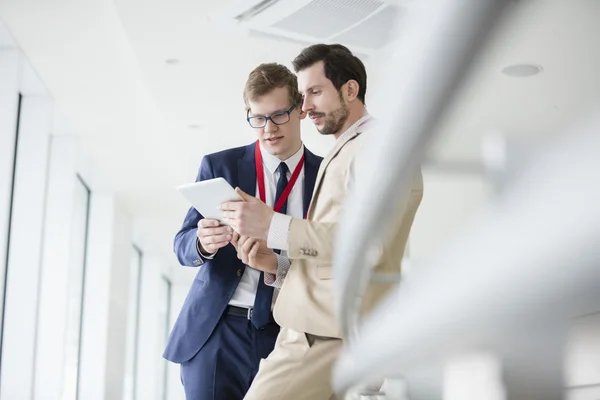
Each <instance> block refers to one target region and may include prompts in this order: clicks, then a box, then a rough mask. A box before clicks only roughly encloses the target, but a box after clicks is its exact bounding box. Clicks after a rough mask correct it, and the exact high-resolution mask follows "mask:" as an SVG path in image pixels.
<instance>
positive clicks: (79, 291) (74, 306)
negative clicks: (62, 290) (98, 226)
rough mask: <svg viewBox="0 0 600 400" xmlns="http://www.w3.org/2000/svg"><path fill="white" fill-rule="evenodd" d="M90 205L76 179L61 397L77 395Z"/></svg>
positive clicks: (81, 185)
mask: <svg viewBox="0 0 600 400" xmlns="http://www.w3.org/2000/svg"><path fill="white" fill-rule="evenodd" d="M89 205H90V191H89V189H88V188H87V186H86V185H85V183H83V181H82V180H81V179H77V182H76V184H75V199H74V202H73V219H72V220H71V255H70V262H69V286H68V295H67V296H68V298H67V329H66V343H65V363H64V368H65V374H64V381H63V395H62V399H63V400H71V399H77V398H78V387H79V365H80V361H81V360H80V354H81V321H82V315H81V312H82V310H83V296H84V293H83V288H84V281H85V261H86V260H85V258H86V249H87V232H88V223H89Z"/></svg>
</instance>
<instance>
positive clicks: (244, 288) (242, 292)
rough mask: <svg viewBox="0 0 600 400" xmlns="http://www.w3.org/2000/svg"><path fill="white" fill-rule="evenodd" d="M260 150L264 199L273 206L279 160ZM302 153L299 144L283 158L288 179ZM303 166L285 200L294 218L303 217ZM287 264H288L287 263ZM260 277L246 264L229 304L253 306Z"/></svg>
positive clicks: (284, 255) (285, 259) (301, 147)
mask: <svg viewBox="0 0 600 400" xmlns="http://www.w3.org/2000/svg"><path fill="white" fill-rule="evenodd" d="M260 152H261V155H262V158H263V171H264V174H265V175H264V176H265V197H266V199H265V201H266V203H267V204H268V205H269V206H270V207H273V206H274V203H275V195H276V193H277V181H278V180H279V171H278V170H277V168H278V167H279V164H280V163H281V160H280V159H279V158H277V157H276V156H274V155H272V154H270V153H269V152H268V151H267V150H266V149H265V148H264V147H262V146H261V147H260ZM302 154H304V146H300V150H298V151H297V152H296V153H295V154H294V155H292V156H291V157H290V158H288V159H287V160H285V161H284V162H285V163H286V164H287V167H288V170H289V171H288V173H287V177H288V181H289V180H290V178H291V176H292V173H293V172H294V170H295V169H296V166H297V165H298V163H299V162H300V159H301V158H302ZM258 193H259V192H258V183H257V185H256V197H259V194H258ZM303 199H304V167H302V170H301V171H300V175H299V176H298V180H297V181H296V183H295V184H294V187H293V188H292V191H291V192H290V196H289V197H288V200H287V215H289V216H291V217H296V218H303V217H304V205H303V201H304V200H303ZM277 259H278V264H280V263H282V262H288V261H287V256H286V253H285V252H283V251H282V252H281V255H279V256H278V257H277ZM288 263H289V262H288ZM288 265H289V264H288ZM259 279H260V271H258V270H255V269H254V268H251V267H248V266H246V269H245V271H244V274H243V275H242V278H241V279H240V283H239V284H238V287H237V289H236V290H235V292H234V293H233V296H232V297H231V300H230V301H229V304H230V305H233V306H238V307H248V308H249V307H253V306H254V298H255V297H256V289H257V287H258V280H259Z"/></svg>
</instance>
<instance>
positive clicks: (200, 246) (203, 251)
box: [196, 238, 215, 257]
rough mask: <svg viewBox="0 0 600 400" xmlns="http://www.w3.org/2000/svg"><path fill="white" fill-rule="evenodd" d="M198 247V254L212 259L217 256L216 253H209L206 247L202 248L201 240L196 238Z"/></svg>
mask: <svg viewBox="0 0 600 400" xmlns="http://www.w3.org/2000/svg"><path fill="white" fill-rule="evenodd" d="M196 245H197V246H198V253H200V255H201V256H203V257H210V256H212V255H214V254H215V253H211V252H210V251H207V250H206V249H205V248H204V246H202V243H201V242H200V240H199V239H198V238H196Z"/></svg>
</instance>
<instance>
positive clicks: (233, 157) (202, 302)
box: [163, 144, 322, 363]
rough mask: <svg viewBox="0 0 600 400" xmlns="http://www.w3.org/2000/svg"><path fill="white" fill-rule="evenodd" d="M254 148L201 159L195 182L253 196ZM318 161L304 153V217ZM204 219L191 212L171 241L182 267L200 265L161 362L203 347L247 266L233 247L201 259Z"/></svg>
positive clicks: (190, 354)
mask: <svg viewBox="0 0 600 400" xmlns="http://www.w3.org/2000/svg"><path fill="white" fill-rule="evenodd" d="M255 146H256V144H251V145H249V146H243V147H237V148H234V149H229V150H225V151H221V152H218V153H214V154H209V155H207V156H205V157H204V158H203V159H202V163H201V165H200V170H199V172H198V177H197V178H196V181H203V180H207V179H213V178H217V177H222V178H224V179H225V180H227V182H229V183H230V184H231V186H233V187H236V186H239V187H240V188H241V189H242V190H243V191H244V192H246V193H248V194H251V195H255V192H256V166H255V164H254V149H255ZM321 160H322V158H321V157H318V156H316V155H314V154H313V153H311V152H310V151H309V150H308V149H306V147H305V149H304V198H303V199H304V213H305V214H306V212H307V209H308V206H309V204H310V200H311V197H312V193H313V188H314V185H315V180H316V178H317V171H318V170H319V165H320V164H321ZM201 218H203V217H202V215H200V214H199V213H198V212H197V211H196V209H194V208H193V207H192V208H190V210H189V211H188V213H187V215H186V217H185V220H184V222H183V226H182V228H181V230H180V231H179V232H178V233H177V235H176V236H175V246H174V250H175V254H176V255H177V258H178V259H179V262H180V263H181V265H184V266H191V267H197V266H199V265H201V264H202V268H200V269H199V271H198V273H197V274H196V278H195V279H194V282H193V284H192V287H191V288H190V291H189V293H188V295H187V297H186V299H185V302H184V304H183V308H182V309H181V312H180V313H179V317H178V318H177V321H176V322H175V326H174V327H173V330H172V331H171V335H170V337H169V341H168V343H167V348H166V349H165V352H164V354H163V357H164V358H166V359H167V360H170V361H173V362H176V363H183V362H186V361H188V360H189V359H191V358H192V357H193V356H194V355H195V354H196V353H197V352H198V351H199V350H200V349H201V348H202V346H203V345H204V343H206V341H207V340H208V338H209V336H210V335H211V333H212V332H213V330H214V328H215V326H216V325H217V323H218V322H219V319H220V318H221V316H222V315H223V312H224V311H225V308H226V307H227V305H228V304H229V300H230V299H231V297H232V296H233V293H234V292H235V289H236V288H237V286H238V283H239V281H240V278H241V276H242V274H243V272H244V269H245V268H246V266H245V265H244V264H243V263H242V262H241V261H240V260H239V259H238V258H237V253H236V251H235V249H234V247H233V245H231V244H228V245H227V246H225V247H223V248H221V249H219V251H218V252H217V254H216V255H215V257H214V258H213V259H212V260H211V259H203V258H202V257H201V256H200V255H199V254H198V250H197V248H196V233H197V226H198V221H199V220H200V219H201Z"/></svg>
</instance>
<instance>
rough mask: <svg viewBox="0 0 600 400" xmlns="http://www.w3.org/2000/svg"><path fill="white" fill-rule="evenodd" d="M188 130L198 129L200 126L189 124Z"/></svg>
mask: <svg viewBox="0 0 600 400" xmlns="http://www.w3.org/2000/svg"><path fill="white" fill-rule="evenodd" d="M188 128H189V129H200V125H198V124H189V125H188Z"/></svg>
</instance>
